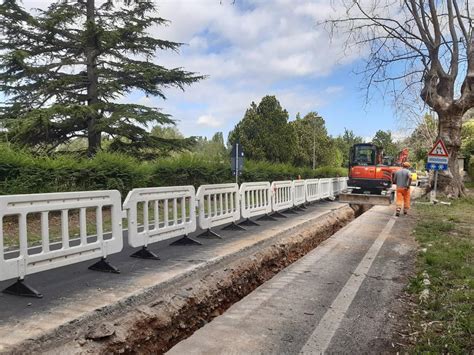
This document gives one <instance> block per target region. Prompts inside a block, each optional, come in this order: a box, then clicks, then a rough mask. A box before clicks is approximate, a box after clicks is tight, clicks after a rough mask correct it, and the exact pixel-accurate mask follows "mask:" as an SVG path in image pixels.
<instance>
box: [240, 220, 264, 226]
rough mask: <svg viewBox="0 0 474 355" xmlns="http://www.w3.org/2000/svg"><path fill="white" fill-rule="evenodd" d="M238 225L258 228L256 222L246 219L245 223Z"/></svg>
mask: <svg viewBox="0 0 474 355" xmlns="http://www.w3.org/2000/svg"><path fill="white" fill-rule="evenodd" d="M239 225H241V226H249V227H250V226H259V225H260V224H258V223H257V222H254V221H252V220H251V219H250V218H247V219H246V220H245V221H243V222H240V223H239Z"/></svg>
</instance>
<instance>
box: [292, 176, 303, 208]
mask: <svg viewBox="0 0 474 355" xmlns="http://www.w3.org/2000/svg"><path fill="white" fill-rule="evenodd" d="M305 202H306V194H305V183H304V180H294V181H293V205H294V206H299V205H302V204H304V203H305Z"/></svg>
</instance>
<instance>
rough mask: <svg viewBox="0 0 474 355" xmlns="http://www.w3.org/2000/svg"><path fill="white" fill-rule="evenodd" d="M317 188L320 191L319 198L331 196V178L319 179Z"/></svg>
mask: <svg viewBox="0 0 474 355" xmlns="http://www.w3.org/2000/svg"><path fill="white" fill-rule="evenodd" d="M319 188H320V191H321V198H328V197H331V196H332V180H331V179H330V178H325V179H319Z"/></svg>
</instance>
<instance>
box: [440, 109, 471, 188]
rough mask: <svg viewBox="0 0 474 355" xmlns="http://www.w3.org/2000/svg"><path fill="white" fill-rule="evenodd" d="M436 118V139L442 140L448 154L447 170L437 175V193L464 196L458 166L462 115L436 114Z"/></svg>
mask: <svg viewBox="0 0 474 355" xmlns="http://www.w3.org/2000/svg"><path fill="white" fill-rule="evenodd" d="M438 117H439V123H438V138H441V139H442V140H443V142H444V144H445V145H446V148H447V149H448V154H449V161H448V170H446V171H444V172H440V173H439V175H438V191H439V192H442V193H444V194H446V195H447V196H450V197H460V196H464V195H465V189H464V184H463V182H462V177H461V174H460V173H459V164H458V153H459V149H460V147H461V125H462V114H457V113H454V114H453V113H449V112H438Z"/></svg>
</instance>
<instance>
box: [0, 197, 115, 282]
mask: <svg viewBox="0 0 474 355" xmlns="http://www.w3.org/2000/svg"><path fill="white" fill-rule="evenodd" d="M121 210H122V208H121V200H120V192H118V191H116V190H111V191H88V192H67V193H50V194H33V195H10V196H0V281H3V280H8V279H11V278H20V279H23V278H24V277H25V276H26V275H29V274H33V273H36V272H40V271H45V270H50V269H55V268H58V267H61V266H65V265H71V264H75V263H79V262H81V261H85V260H90V259H94V258H105V257H107V256H108V255H110V254H114V253H118V252H120V251H121V250H122V247H123V238H122V214H121ZM90 219H93V220H94V222H95V223H94V224H93V226H91V225H90V222H89V223H88V221H89V220H90ZM12 220H13V221H17V222H18V230H17V231H15V233H13V234H14V235H13V234H12V235H8V231H7V230H5V229H4V226H5V225H6V222H8V221H12ZM53 222H54V224H55V225H54V226H52V225H51V224H52V223H53ZM58 222H59V227H57V225H58ZM15 223H16V222H15ZM88 224H89V225H88ZM106 225H107V226H110V231H104V226H106ZM34 227H36V229H39V231H40V232H39V233H40V236H36V235H35V233H36V232H35V230H33V229H34ZM56 227H57V228H56ZM88 227H89V228H88ZM91 227H93V228H91ZM108 229H109V228H108ZM91 230H93V231H91ZM53 231H54V234H55V235H57V236H58V238H57V240H55V238H54V236H53V235H50V234H53ZM7 238H8V239H9V240H11V238H15V239H16V240H11V241H10V242H8V244H13V245H15V246H17V247H18V250H16V251H15V252H11V253H9V252H6V251H5V246H6V245H5V244H6V242H5V241H6V240H7ZM38 238H41V242H39V243H35V241H36V240H38Z"/></svg>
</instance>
